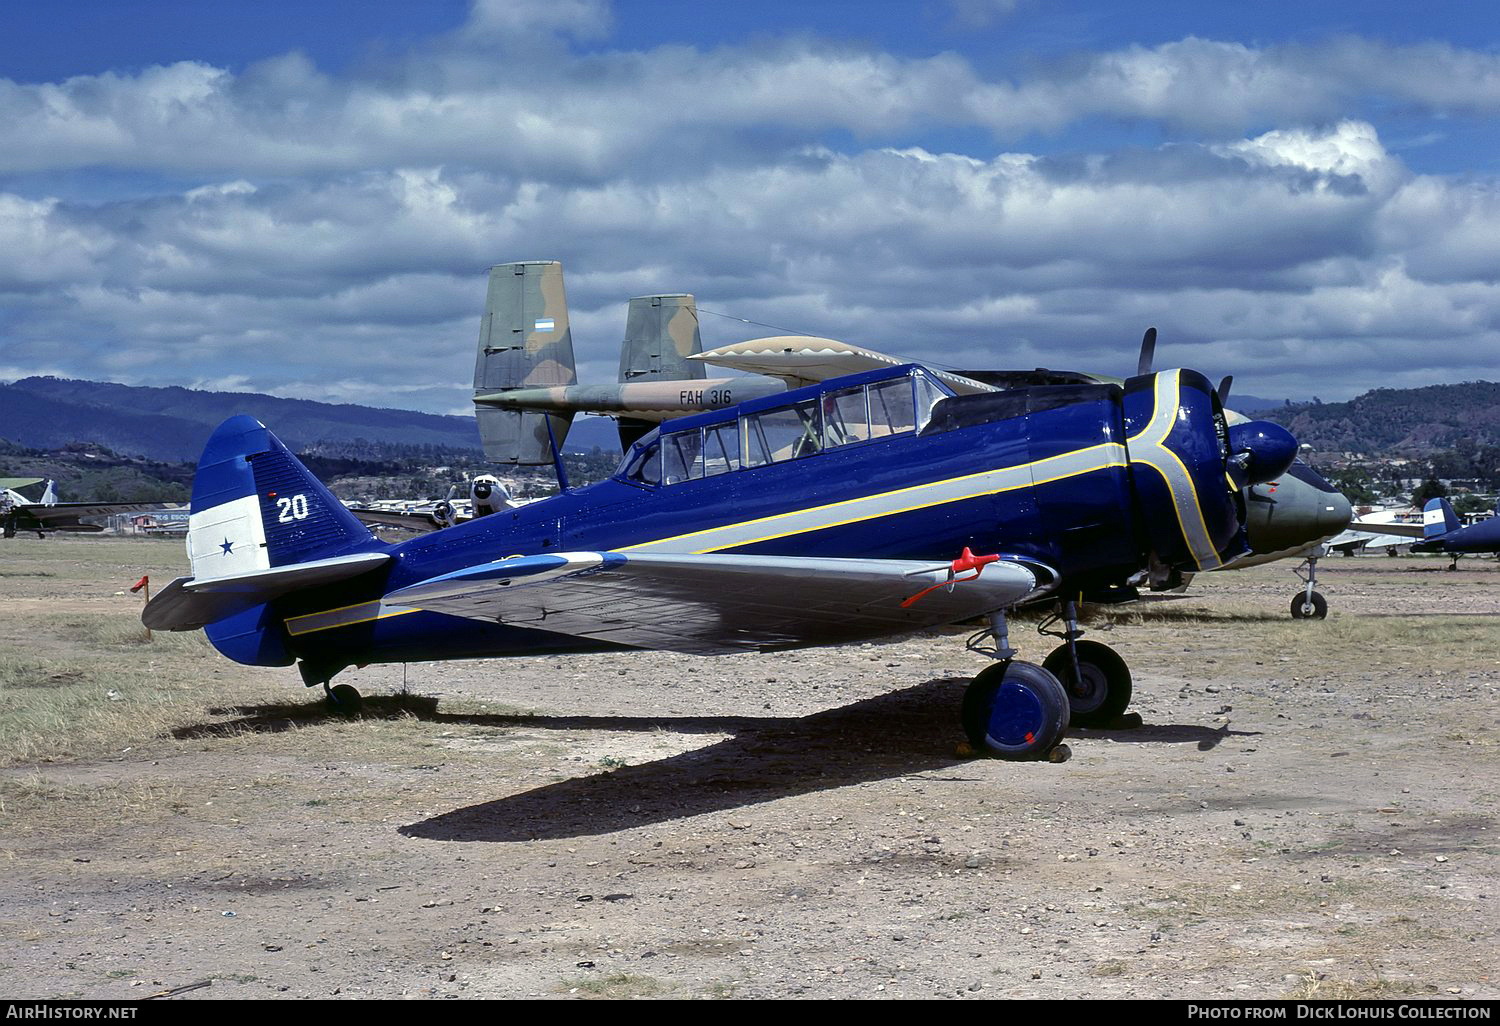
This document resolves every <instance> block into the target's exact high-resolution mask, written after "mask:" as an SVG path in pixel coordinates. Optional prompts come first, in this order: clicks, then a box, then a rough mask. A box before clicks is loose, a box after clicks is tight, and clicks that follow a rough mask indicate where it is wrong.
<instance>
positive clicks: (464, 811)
mask: <svg viewBox="0 0 1500 1026" xmlns="http://www.w3.org/2000/svg"><path fill="white" fill-rule="evenodd" d="M967 684H968V681H967V680H965V679H943V680H934V681H929V682H927V683H925V684H920V685H917V686H915V687H911V688H906V689H904V690H901V691H896V692H892V693H890V694H887V695H881V696H878V697H876V698H871V699H866V700H865V701H861V702H856V703H853V704H851V705H847V706H842V707H840V708H837V709H829V710H826V711H824V712H820V713H815V714H813V715H811V716H806V717H801V718H795V719H788V718H769V717H768V718H766V719H750V720H745V719H743V718H725V719H720V720H715V719H712V718H709V719H705V720H690V721H688V722H689V723H693V724H695V725H696V724H704V725H708V726H710V727H711V728H712V729H717V730H732V731H734V733H735V736H734V737H732V738H729V739H727V740H724V741H720V742H719V743H717V744H713V745H709V746H707V747H705V748H700V749H696V750H694V751H691V752H684V753H682V754H681V755H675V756H672V757H670V758H666V759H659V760H656V761H654V762H650V763H646V764H643V765H640V766H626V767H623V768H620V769H617V770H614V771H611V772H607V773H598V774H594V775H591V776H587V777H576V778H571V779H568V780H562V781H559V782H557V783H555V784H548V785H546V786H544V787H539V788H535V789H533V790H531V791H525V792H522V793H520V794H516V795H511V796H507V797H505V798H500V799H496V800H494V801H489V802H482V803H479V804H476V805H470V806H467V807H465V808H461V809H455V810H454V811H452V812H449V813H444V814H442V815H439V816H434V817H432V818H430V819H426V820H423V821H421V822H419V823H414V824H411V825H409V826H405V827H402V828H401V833H402V834H404V835H406V836H408V837H419V838H425V839H429V840H443V841H492V842H493V841H528V840H547V839H561V838H569V837H583V836H594V835H599V834H608V833H614V832H616V831H619V830H625V829H629V828H632V827H639V826H645V825H649V824H652V823H662V822H667V821H669V820H674V819H684V818H687V817H690V816H697V815H701V814H703V813H708V812H721V811H726V810H730V809H737V808H743V807H745V806H750V805H757V804H760V803H762V802H768V801H774V800H776V799H778V798H784V797H789V796H791V795H797V794H809V793H813V792H816V791H825V790H830V789H832V788H838V787H848V786H851V785H856V784H861V783H866V782H869V781H872V780H881V779H887V778H891V777H901V776H909V775H912V774H917V773H923V772H927V771H931V770H935V769H942V768H951V767H953V766H954V765H955V764H958V763H959V761H960V760H959V759H958V758H957V756H956V755H955V748H956V745H957V743H958V741H960V740H961V738H962V734H961V732H960V730H959V726H958V723H957V712H956V711H957V708H958V703H959V700H960V698H961V696H962V694H963V689H964V687H965V686H966V685H967ZM518 722H519V723H522V724H524V725H526V726H528V727H532V728H535V727H538V726H557V727H559V728H564V729H578V728H579V727H581V726H587V727H590V728H593V727H597V728H599V729H611V728H610V726H609V725H610V724H611V723H615V722H618V721H617V720H615V719H611V718H580V717H557V718H553V717H527V718H520V719H518ZM638 722H639V723H640V724H642V725H643V727H645V728H648V729H654V728H656V727H660V726H666V727H667V728H668V729H673V723H674V721H669V720H668V721H664V720H661V719H655V718H647V719H642V720H640V721H638ZM1088 733H1089V736H1092V737H1107V738H1112V739H1116V740H1140V741H1156V742H1164V743H1191V742H1197V743H1198V748H1199V750H1200V751H1207V750H1209V749H1210V748H1212V747H1214V745H1216V744H1218V742H1219V741H1220V740H1222V739H1223V738H1224V737H1226V736H1229V735H1230V734H1243V733H1245V732H1241V731H1234V732H1230V731H1228V730H1227V727H1226V728H1221V729H1219V730H1214V729H1211V728H1208V727H1194V726H1146V727H1143V728H1138V729H1136V730H1123V731H1090V732H1088ZM1137 735H1140V736H1139V737H1137ZM1054 771H1055V772H1065V770H1064V769H1063V768H1062V767H1053V766H1050V765H1047V764H1045V763H1042V764H1029V765H1026V766H1024V767H1022V766H1019V765H1018V766H1017V773H1018V775H1019V774H1021V773H1033V772H1054ZM974 779H976V780H978V779H981V778H980V775H979V774H978V773H977V772H976V773H975V774H974Z"/></svg>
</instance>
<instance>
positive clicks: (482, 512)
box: [346, 474, 517, 533]
mask: <svg viewBox="0 0 1500 1026" xmlns="http://www.w3.org/2000/svg"><path fill="white" fill-rule="evenodd" d="M346 505H347V504H346ZM516 505H517V503H516V502H515V500H514V499H512V498H511V497H510V493H509V492H508V491H506V489H505V486H504V485H502V484H501V483H500V479H499V478H497V477H495V476H494V475H493V474H479V475H477V476H476V477H475V478H474V479H473V480H472V481H470V482H469V497H468V498H467V499H460V498H457V497H456V496H455V495H454V492H453V491H450V492H449V494H448V498H446V499H442V500H439V501H436V502H420V503H391V502H384V503H358V504H354V505H350V506H349V512H351V513H353V514H354V515H355V516H357V517H359V519H360V520H362V521H363V522H365V523H366V524H370V525H372V526H375V527H399V528H401V529H402V530H405V531H419V532H422V533H426V532H428V531H440V530H442V529H443V528H445V527H452V526H453V525H454V524H462V523H466V522H467V521H470V520H473V519H474V518H475V517H484V516H489V515H490V514H491V513H499V512H500V511H501V510H506V509H513V508H514V507H515V506H516Z"/></svg>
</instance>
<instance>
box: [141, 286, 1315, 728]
mask: <svg viewBox="0 0 1500 1026" xmlns="http://www.w3.org/2000/svg"><path fill="white" fill-rule="evenodd" d="M489 327H490V328H492V329H494V330H495V331H496V333H497V335H500V333H501V332H504V334H503V335H500V337H513V338H515V342H516V344H517V345H518V346H519V347H522V348H524V349H530V348H532V347H535V348H538V349H543V348H545V346H546V345H547V344H548V341H549V339H551V340H553V341H555V339H553V336H554V335H555V328H556V324H555V321H553V319H552V318H551V317H539V316H534V315H533V314H527V316H526V317H525V319H524V321H523V324H522V327H521V330H519V331H515V332H514V333H512V332H511V331H510V329H509V326H507V325H490V326H489ZM947 377H948V376H947V375H945V374H941V373H936V372H933V371H932V370H930V369H928V368H925V367H922V366H918V365H896V366H885V367H881V368H879V369H874V370H870V371H866V372H863V373H857V374H853V375H848V376H841V377H833V378H830V379H829V380H825V381H820V382H817V383H815V384H810V385H807V386H804V387H800V388H794V389H792V390H790V391H786V392H784V393H781V394H777V395H770V396H766V397H764V398H761V399H756V400H753V401H749V402H742V403H737V404H734V405H732V406H730V407H727V408H725V409H722V410H714V411H709V412H705V413H701V414H698V415H695V416H689V417H683V418H680V419H677V420H673V421H668V422H666V423H663V424H662V425H661V426H660V427H659V428H658V429H656V430H653V431H650V432H648V433H647V434H646V435H644V436H643V437H641V438H640V439H638V440H637V441H636V442H635V443H634V444H632V445H631V446H630V448H629V450H628V451H627V452H626V454H625V457H624V459H623V460H622V462H621V464H620V467H619V469H618V471H617V472H616V473H615V475H614V476H612V477H611V478H609V479H607V480H605V481H602V482H599V483H597V484H594V485H590V486H588V487H585V488H580V489H576V490H573V489H569V488H568V487H567V484H566V481H565V480H562V481H560V483H561V484H562V486H563V492H562V494H560V495H557V496H555V497H552V498H549V499H543V500H540V501H537V502H534V503H531V504H528V505H526V506H522V507H519V508H516V509H511V510H507V511H504V512H502V513H499V514H494V515H491V516H486V517H482V518H479V519H476V520H472V521H469V522H468V523H463V524H457V525H455V526H453V527H450V528H447V529H445V530H442V531H437V532H433V533H430V534H425V535H421V536H419V537H416V538H413V539H410V540H407V541H403V542H400V543H395V544H393V543H387V542H383V541H380V540H378V539H376V538H374V537H372V536H371V534H370V532H369V530H368V529H367V528H366V527H365V526H364V525H363V524H361V523H360V521H359V520H358V519H357V518H356V517H355V516H354V514H352V513H350V512H349V511H348V510H347V509H345V508H344V506H343V505H342V504H341V503H339V502H338V501H337V500H336V499H335V498H334V497H333V496H332V495H331V494H330V493H329V492H328V491H327V489H325V488H324V487H323V485H322V484H321V483H319V482H318V481H317V480H316V479H315V478H314V477H313V476H312V475H311V474H310V473H309V472H308V471H307V470H306V469H305V468H304V467H303V466H302V465H301V464H300V463H299V462H298V461H297V459H296V458H295V457H294V456H293V455H292V454H291V453H290V452H289V451H288V450H287V449H286V447H285V446H283V445H282V444H281V442H279V441H278V440H277V439H276V438H275V436H274V435H272V434H271V432H270V431H268V430H267V429H266V428H265V427H264V426H262V425H261V424H260V423H259V422H258V421H256V420H254V419H253V418H250V417H243V416H242V417H235V418H232V419H230V420H228V421H226V422H225V423H224V424H222V425H221V426H220V427H219V428H218V430H217V431H216V432H215V433H214V435H213V436H212V438H211V439H210V440H209V442H208V445H207V447H206V449H205V450H204V453H203V457H202V459H201V461H200V463H199V465H198V472H197V475H196V477H195V479H194V483H193V501H192V517H191V526H190V530H189V535H188V553H189V557H190V560H191V566H192V576H190V577H184V578H179V579H177V580H176V581H173V582H172V583H171V584H170V585H168V586H167V587H166V588H165V589H163V591H162V592H161V593H160V594H159V595H157V596H156V597H155V598H153V599H152V601H151V603H150V604H149V605H148V606H147V608H146V610H145V612H144V614H143V616H142V619H143V621H144V622H145V623H146V624H147V625H148V626H149V627H151V628H153V629H157V630H193V629H197V628H199V627H202V628H203V629H204V630H205V631H206V633H207V635H208V637H209V640H210V641H211V642H212V643H213V644H214V646H215V647H216V648H218V650H219V651H220V652H221V653H223V654H224V655H226V656H228V657H229V658H231V659H234V660H236V661H238V662H242V663H247V664H252V665H269V666H287V665H291V664H293V663H297V664H299V668H300V671H301V676H302V680H303V682H304V683H305V684H306V685H307V686H309V687H313V686H318V685H322V686H323V688H324V689H325V691H326V692H327V693H328V696H329V699H330V701H331V702H333V703H334V704H335V706H337V707H340V708H344V709H352V708H357V707H358V704H359V694H358V692H357V691H356V690H355V689H354V688H353V687H352V686H351V685H348V684H339V685H338V686H333V685H332V684H331V681H332V680H333V678H334V677H335V676H336V675H337V674H338V673H339V672H341V671H342V670H343V669H345V668H346V667H348V666H351V665H355V664H365V663H372V662H406V661H420V660H430V659H455V658H468V657H489V656H505V655H536V654H543V653H565V652H580V651H598V650H608V649H632V648H636V649H640V648H648V649H667V650H671V651H678V652H686V653H692V654H696V655H715V654H722V653H730V652H744V651H771V650H778V649H788V648H798V647H806V646H812V645H826V644H837V643H841V642H847V641H855V640H861V639H868V638H876V637H882V636H888V635H896V634H904V633H909V632H912V631H917V630H922V629H924V628H928V627H934V626H938V625H943V624H951V623H955V622H959V621H963V620H969V619H973V618H985V619H986V620H987V621H988V624H989V626H988V627H987V628H986V629H984V630H982V631H980V632H979V633H978V634H976V635H975V636H974V637H973V638H971V639H970V648H971V649H973V650H975V651H978V652H981V653H984V654H986V655H989V656H991V657H993V658H994V659H995V660H996V662H995V663H994V664H993V665H991V666H990V667H988V668H987V669H985V670H984V671H982V672H981V673H980V674H978V675H977V676H976V677H975V678H974V680H973V682H972V683H971V685H970V686H969V688H968V690H967V692H966V694H965V697H964V701H963V704H962V709H961V720H962V722H963V724H964V729H965V731H966V733H967V734H968V736H969V738H970V739H971V741H972V742H973V743H974V744H975V746H976V747H980V748H983V749H987V750H988V751H990V752H992V753H995V754H998V755H1002V756H1005V757H1011V758H1022V757H1036V756H1042V755H1045V754H1047V753H1048V752H1049V751H1051V750H1052V749H1053V748H1054V746H1055V745H1056V744H1057V743H1058V741H1059V740H1060V739H1061V738H1062V737H1063V735H1064V733H1065V731H1066V729H1067V727H1068V725H1069V723H1070V721H1071V722H1073V723H1078V724H1105V723H1108V722H1111V721H1112V720H1113V719H1114V718H1116V717H1118V715H1119V714H1120V713H1121V712H1123V710H1124V709H1125V707H1126V705H1127V703H1128V702H1129V700H1130V695H1131V689H1132V685H1131V678H1130V672H1129V669H1128V668H1127V667H1126V665H1125V662H1124V660H1122V659H1121V658H1120V657H1119V656H1118V655H1117V654H1116V653H1115V652H1114V651H1113V650H1111V649H1109V648H1108V647H1107V646H1105V645H1101V644H1098V643H1095V642H1091V641H1084V640H1080V638H1081V635H1082V633H1083V632H1082V631H1081V630H1079V628H1078V623H1077V613H1076V600H1077V599H1078V598H1079V596H1083V597H1086V598H1093V599H1099V600H1106V601H1107V600H1108V599H1109V598H1110V596H1111V594H1113V593H1118V592H1119V591H1120V590H1121V589H1122V588H1123V586H1124V585H1125V583H1126V581H1127V580H1129V579H1130V578H1131V577H1133V576H1134V575H1135V574H1137V573H1138V572H1139V570H1140V569H1141V568H1142V567H1144V566H1147V565H1160V566H1164V567H1175V568H1182V569H1187V570H1206V569H1211V568H1214V567H1217V566H1220V565H1222V564H1224V563H1225V562H1227V561H1229V560H1231V559H1234V558H1236V557H1238V556H1240V555H1241V554H1243V553H1244V552H1245V549H1246V546H1245V541H1244V521H1243V514H1242V502H1241V498H1240V490H1241V489H1243V488H1244V487H1247V486H1248V485H1250V484H1253V483H1256V482H1260V481H1266V480H1273V479H1275V478H1277V477H1278V476H1279V475H1281V474H1282V472H1283V471H1285V470H1286V468H1287V467H1288V466H1289V465H1290V464H1291V461H1292V459H1293V457H1294V455H1295V452H1296V443H1295V441H1294V440H1293V439H1292V437H1291V436H1290V435H1288V434H1287V433H1286V432H1285V431H1284V430H1282V429H1281V428H1279V427H1277V426H1276V425H1274V424H1265V423H1260V422H1254V423H1249V424H1241V425H1237V426H1233V427H1231V426H1230V425H1228V424H1227V423H1226V421H1225V419H1224V415H1223V413H1222V410H1221V409H1220V406H1219V402H1218V397H1217V396H1216V394H1215V392H1214V389H1213V387H1212V386H1211V384H1210V383H1209V381H1208V380H1207V379H1206V378H1204V377H1203V376H1202V375H1201V374H1198V373H1196V372H1194V371H1189V370H1171V371H1163V372H1160V373H1153V374H1145V375H1138V376H1136V377H1132V378H1130V379H1129V380H1127V381H1126V382H1125V383H1124V385H1123V386H1119V385H1111V384H1093V383H1090V384H1067V385H1052V386H1038V387H1025V388H1012V389H1006V390H1003V391H1001V390H995V389H988V388H986V389H982V390H978V391H974V392H970V393H968V394H959V392H958V391H957V390H956V389H955V388H954V387H952V386H951V385H949V384H948V383H947ZM541 419H542V421H543V423H542V424H541V428H542V430H543V431H544V432H546V434H547V435H548V436H549V442H550V443H551V446H550V447H551V448H552V455H553V458H554V461H556V460H557V452H558V448H557V445H556V442H555V435H553V434H552V431H551V428H550V426H548V425H547V424H546V423H545V419H546V418H541ZM532 426H535V425H528V431H526V432H523V433H522V434H523V436H524V438H530V439H532V440H534V439H535V438H536V434H535V433H533V432H530V431H529V427H532ZM524 438H523V440H524ZM1039 600H1049V601H1055V602H1057V603H1058V606H1059V613H1060V616H1061V618H1062V620H1063V621H1064V622H1065V623H1066V628H1067V629H1066V630H1065V631H1064V632H1062V637H1063V639H1064V640H1063V643H1062V644H1061V645H1060V646H1059V647H1058V649H1057V650H1056V651H1054V652H1053V653H1052V654H1051V655H1049V656H1048V657H1047V659H1046V660H1045V662H1044V663H1043V664H1042V665H1035V664H1032V663H1026V662H1021V661H1019V660H1017V659H1015V658H1014V656H1015V654H1016V653H1015V650H1014V649H1012V648H1011V647H1010V643H1009V634H1008V630H1007V627H1006V615H1005V614H1006V610H1008V609H1010V608H1012V607H1014V606H1016V605H1018V604H1021V603H1029V602H1036V601H1039ZM1059 678H1061V680H1060V679H1059Z"/></svg>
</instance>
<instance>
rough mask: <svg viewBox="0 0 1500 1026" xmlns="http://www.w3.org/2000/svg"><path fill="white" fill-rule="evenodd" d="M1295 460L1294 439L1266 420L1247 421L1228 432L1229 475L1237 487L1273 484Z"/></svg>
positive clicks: (1280, 427) (1282, 429)
mask: <svg viewBox="0 0 1500 1026" xmlns="http://www.w3.org/2000/svg"><path fill="white" fill-rule="evenodd" d="M1296 458H1297V440H1296V439H1295V438H1293V437H1292V434H1291V432H1290V431H1288V430H1287V429H1286V428H1284V427H1282V426H1281V425H1280V424H1273V423H1271V422H1270V421H1269V420H1251V421H1246V422H1245V423H1243V424H1235V425H1234V426H1232V427H1231V428H1230V429H1229V464H1230V472H1231V473H1232V474H1234V476H1236V477H1238V478H1239V479H1240V480H1239V484H1240V486H1241V487H1243V486H1245V485H1247V484H1259V483H1260V482H1262V481H1274V480H1275V479H1276V478H1278V477H1280V476H1281V475H1282V474H1284V473H1286V471H1287V468H1288V467H1290V466H1291V465H1292V461H1293V460H1295V459H1296Z"/></svg>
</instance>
